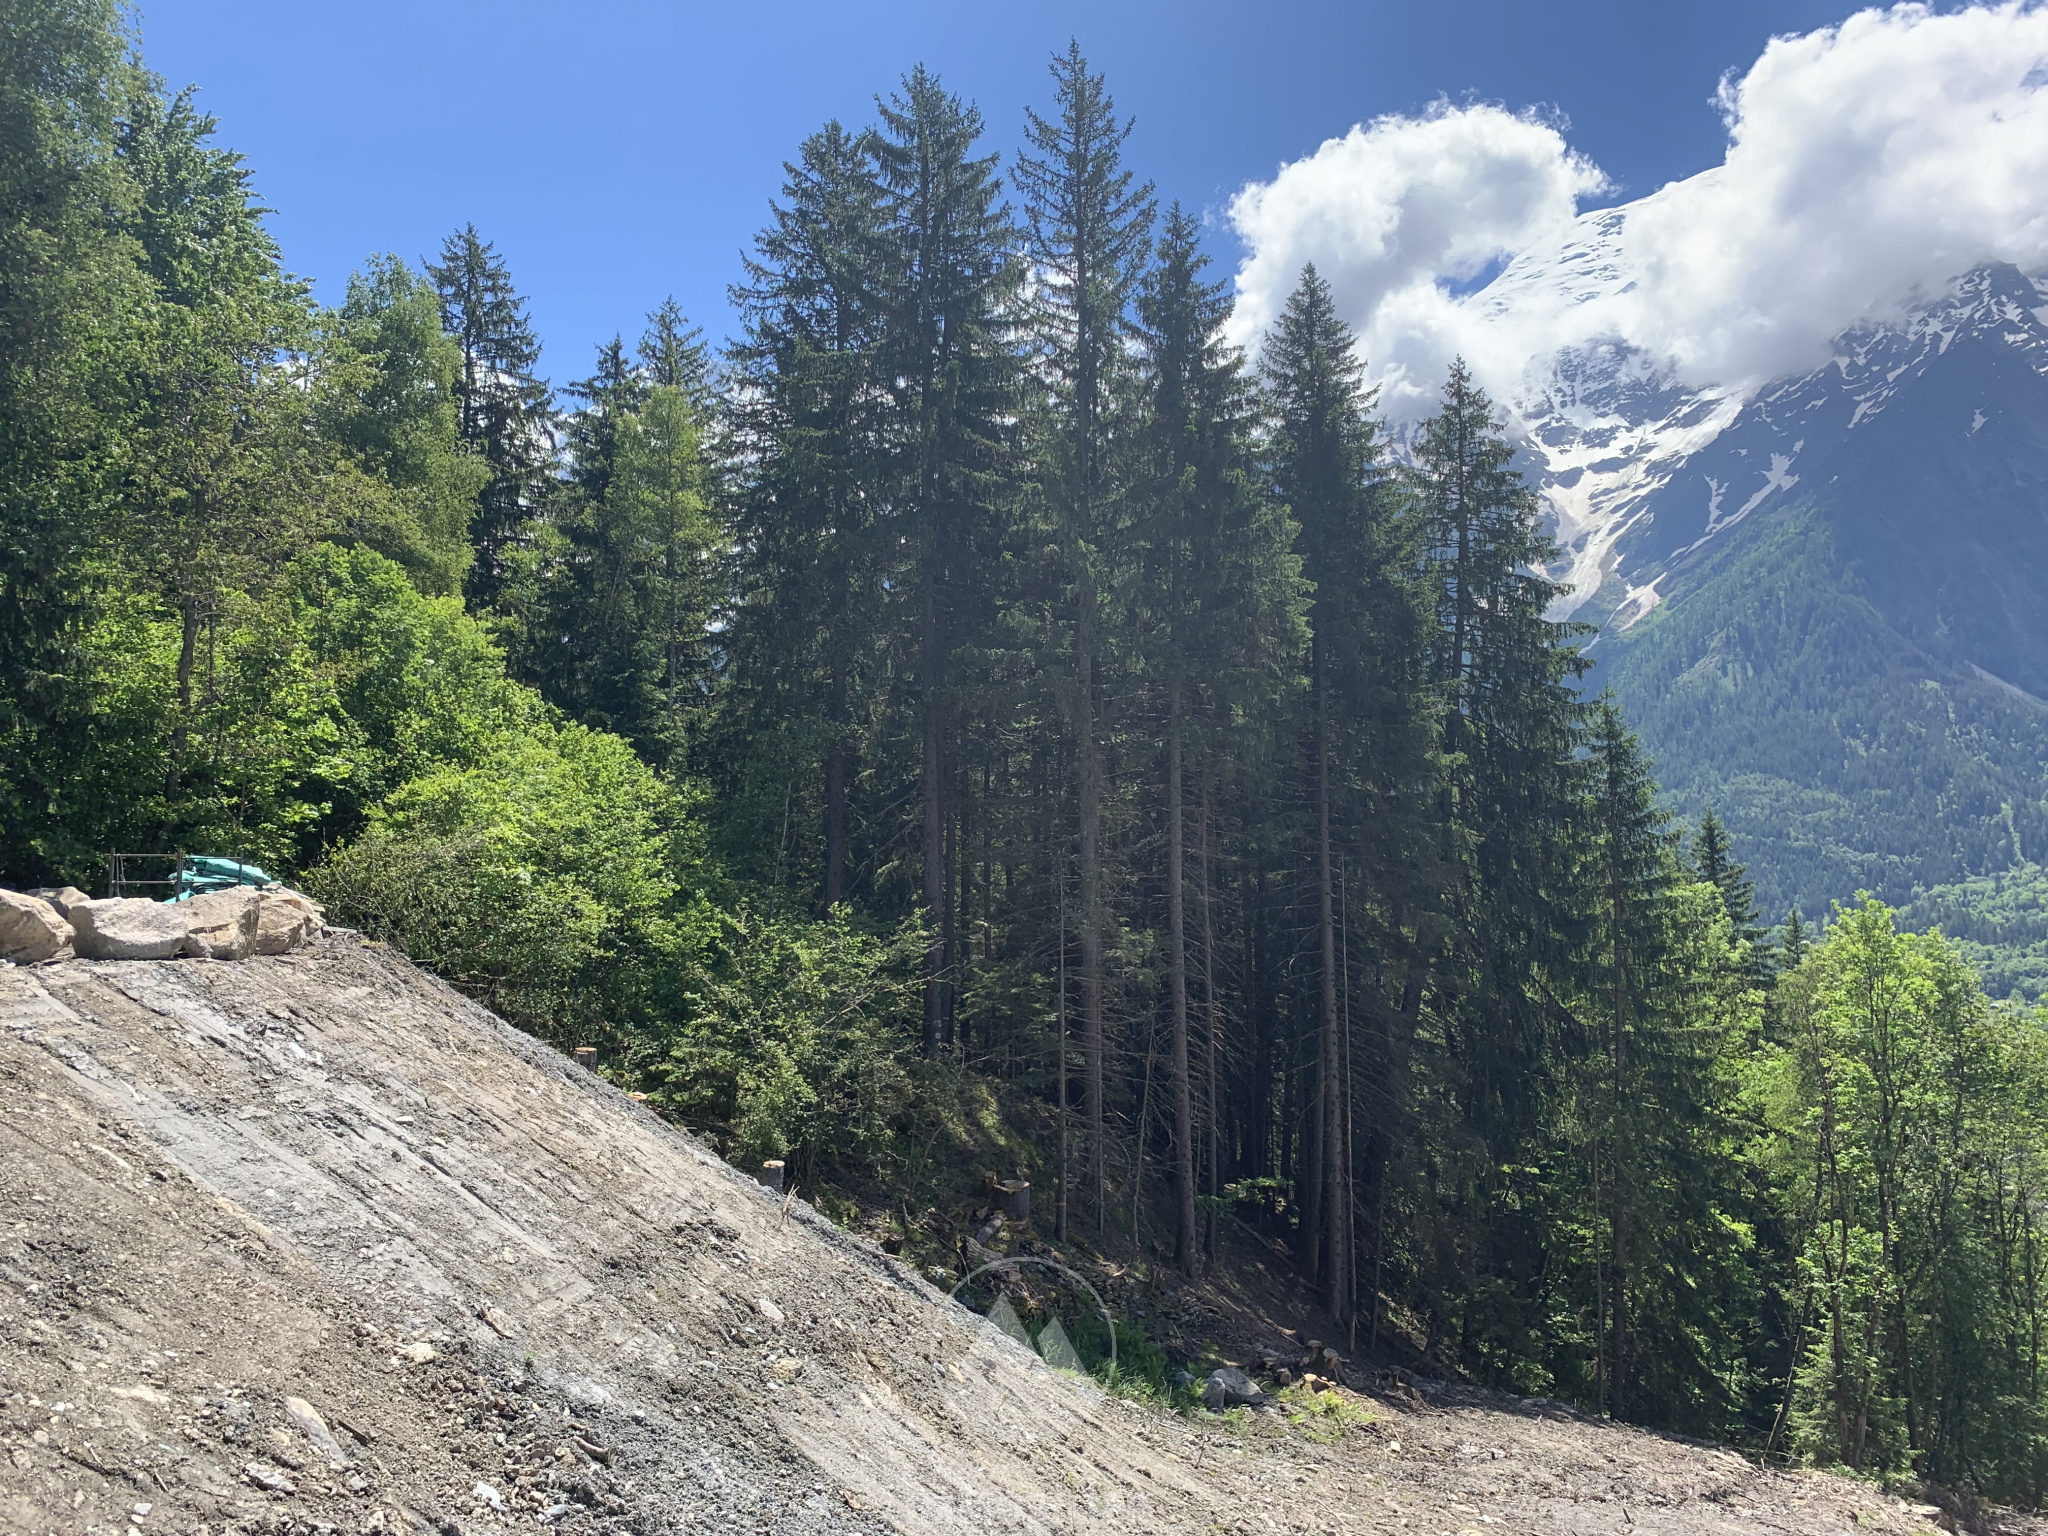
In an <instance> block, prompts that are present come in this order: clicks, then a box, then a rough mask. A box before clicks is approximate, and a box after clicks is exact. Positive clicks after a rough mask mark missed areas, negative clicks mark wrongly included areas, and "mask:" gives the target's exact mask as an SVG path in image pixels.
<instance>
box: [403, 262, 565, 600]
mask: <svg viewBox="0 0 2048 1536" xmlns="http://www.w3.org/2000/svg"><path fill="white" fill-rule="evenodd" d="M426 269H427V276H428V277H429V278H431V279H432V280H433V284H434V291H435V292H436V294H437V295H439V297H440V301H441V325H442V328H443V329H444V330H446V331H447V332H448V334H449V335H450V336H453V337H454V338H455V340H456V343H457V345H459V346H460V347H461V349H462V373H461V376H460V378H459V379H458V381H457V384H456V400H457V404H458V406H459V407H460V418H459V419H460V422H461V428H462V436H463V440H464V441H465V442H468V443H470V444H471V445H472V446H473V447H474V448H475V449H476V451H477V452H478V453H479V454H480V455H482V457H483V460H484V462H485V464H487V465H488V466H489V467H490V471H491V478H490V479H489V480H488V481H487V482H486V483H485V485H484V488H483V489H482V490H481V491H480V492H478V493H477V498H476V511H475V513H474V515H473V516H472V518H471V520H470V543H471V544H472V545H473V546H474V547H475V550H476V559H475V561H474V562H473V563H472V564H471V566H470V569H469V579H468V583H467V586H468V595H469V600H470V602H471V603H472V604H473V605H474V606H477V607H479V608H490V607H494V606H496V605H497V604H498V603H499V602H500V601H501V600H502V599H503V598H504V596H505V592H506V588H507V586H508V585H509V584H510V583H511V582H512V580H513V558H514V555H515V553H516V552H517V550H518V548H519V547H520V545H521V544H522V543H523V542H524V541H525V540H526V538H527V537H528V535H529V532H530V528H531V525H532V523H533V520H534V518H535V517H536V516H537V515H538V512H539V509H540V505H541V502H542V500H543V499H544V496H545V488H546V480H547V471H548V468H549V466H550V465H551V464H552V463H553V461H554V453H555V443H554V411H553V397H552V394H551V392H550V391H549V389H548V386H547V384H546V383H545V382H544V381H543V380H542V379H541V378H540V376H539V375H538V373H536V372H535V370H536V369H537V368H538V367H539V365H540V341H539V338H538V337H536V336H535V335H534V332H533V326H532V324H531V322H529V321H528V319H527V317H526V301H525V300H524V299H522V298H521V297H520V296H519V292H518V290H517V289H516V288H514V287H513V285H512V274H511V272H510V271H509V270H508V269H507V267H506V265H505V261H504V258H503V257H501V256H500V255H498V253H497V251H496V250H495V249H494V248H493V247H492V246H491V245H490V244H489V243H488V242H487V241H485V240H484V239H483V237H482V236H480V235H479V234H478V233H477V230H476V226H475V225H474V224H465V225H464V226H463V227H462V228H461V229H459V230H457V231H456V232H455V233H454V234H452V235H450V236H449V237H448V238H447V239H446V240H445V241H443V242H442V245H441V259H440V260H439V261H438V262H428V263H427V264H426Z"/></svg>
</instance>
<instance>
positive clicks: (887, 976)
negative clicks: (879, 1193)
mask: <svg viewBox="0 0 2048 1536" xmlns="http://www.w3.org/2000/svg"><path fill="white" fill-rule="evenodd" d="M715 923H716V927H715V930H714V932H713V934H712V936H711V939H710V943H709V944H708V946H707V948H706V950H705V952H704V955H703V958H702V961H701V963H700V964H699V965H698V966H697V967H696V969H695V972H694V974H693V976H692V977H691V980H690V982H689V990H688V995H687V997H686V998H685V1000H684V1003H683V1009H682V1013H681V1016H680V1019H679V1022H678V1023H677V1025H676V1026H675V1028H674V1030H673V1033H672V1034H671V1035H670V1037H669V1038H668V1039H667V1041H666V1042H665V1043H664V1048H663V1049H662V1050H661V1052H660V1054H659V1055H658V1056H657V1057H656V1058H655V1059H654V1060H653V1061H652V1062H651V1063H650V1064H649V1065H648V1067H647V1070H646V1074H645V1075H646V1081H647V1082H648V1084H649V1086H650V1088H651V1090H652V1092H651V1097H652V1099H653V1100H654V1102H655V1103H657V1104H658V1105H660V1106H662V1107H663V1108H665V1109H668V1110H670V1111H671V1112H673V1113H674V1114H676V1115H677V1116H679V1117H680V1118H681V1119H682V1120H683V1121H685V1122H686V1123H687V1124H688V1125H690V1126H691V1127H692V1128H693V1129H695V1130H697V1131H699V1132H701V1133H704V1134H706V1135H708V1136H710V1138H711V1139H712V1140H713V1141H715V1142H717V1143H718V1144H719V1146H720V1147H721V1149H722V1150H724V1151H725V1152H726V1154H727V1155H728V1156H731V1157H733V1158H735V1159H736V1160H738V1161H741V1162H743V1163H745V1162H753V1161H758V1160H760V1159H762V1158H767V1157H790V1158H793V1159H799V1160H800V1161H801V1163H802V1164H803V1165H804V1170H805V1173H806V1175H807V1174H808V1172H809V1171H810V1170H812V1169H815V1168H816V1167H817V1166H818V1165H819V1164H821V1163H823V1164H831V1165H836V1166H840V1167H845V1166H848V1165H854V1164H858V1165H863V1166H870V1167H871V1166H873V1165H874V1164H875V1163H876V1162H878V1161H879V1160H881V1159H882V1158H883V1157H884V1156H885V1155H886V1153H887V1151H888V1149H889V1146H890V1143H891V1140H892V1133H893V1130H894V1128H895V1124H896V1122H897V1120H898V1119H899V1117H900V1116H901V1115H902V1113H903V1111H904V1109H905V1107H906V1105H907V1104H908V1102H909V1099H910V1095H911V1088H912V1079H911V1071H910V1068H909V1065H908V1061H907V1058H908V1057H909V1055H910V1053H911V1052H912V1051H913V1050H914V1049H915V1047H916V1044H917V1038H918V1037H917V1023H918V1017H919V1014H918V1010H919V1007H920V1006H921V1004H920V993H919V990H918V988H919V963H920V959H921V954H922V945H923V937H922V931H921V930H920V929H919V928H918V927H916V925H914V924H910V923H906V924H904V925H903V926H902V927H900V928H898V929H896V930H894V931H893V932H886V933H880V934H877V933H872V932H869V931H866V930H864V929H862V928H860V927H859V926H858V925H856V924H855V923H854V922H853V921H852V920H851V919H850V917H849V916H848V915H847V913H846V912H845V911H844V909H841V910H838V911H835V912H834V913H833V914H832V915H831V916H830V917H829V918H827V919H825V920H823V921H818V922H812V921H805V920H801V919H791V918H784V917H778V916H774V915H770V914H765V913H762V912H760V911H757V910H754V909H751V908H749V907H746V906H741V907H739V908H738V909H737V910H735V911H732V912H730V913H724V914H720V915H719V916H718V917H717V918H716V919H715Z"/></svg>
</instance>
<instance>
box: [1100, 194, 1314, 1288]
mask: <svg viewBox="0 0 2048 1536" xmlns="http://www.w3.org/2000/svg"><path fill="white" fill-rule="evenodd" d="M1207 267H1208V257H1206V256H1205V255H1203V254H1202V251H1201V246H1200V228H1199V226H1198V225H1197V223H1196V221H1195V220H1194V219H1193V218H1192V217H1191V216H1190V215H1188V214H1187V213H1185V212H1184V211H1182V209H1181V208H1180V206H1179V205H1178V204H1176V205H1175V206H1174V207H1173V208H1172V209H1171V210H1169V212H1168V213H1167V216H1166V220H1165V224H1164V227H1163V229H1162V231H1161V235H1160V239H1159V245H1158V253H1157V261H1156V264H1155V265H1154V266H1153V268H1152V269H1151V271H1150V272H1149V273H1148V274H1147V275H1146V278H1145V281H1144V283H1143V285H1142V287H1141V289H1140V291H1139V293H1138V297H1137V301H1136V309H1137V316H1138V357H1139V360H1140V365H1141V368H1142V371H1143V393H1142V409H1143V413H1144V415H1143V423H1142V426H1141V428H1140V455H1139V465H1138V469H1137V482H1136V485H1135V487H1134V489H1135V493H1136V496H1137V498H1138V501H1139V503H1140V507H1141V514H1140V523H1139V528H1138V534H1139V540H1140V543H1141V545H1142V548H1143V552H1144V553H1143V560H1142V567H1141V573H1140V581H1139V583H1138V598H1139V602H1140V604H1141V606H1142V609H1143V612H1142V613H1141V615H1140V616H1139V623H1138V626H1137V627H1138V628H1139V630H1140V631H1141V633H1142V635H1143V636H1144V638H1143V639H1142V640H1141V649H1142V650H1143V651H1144V653H1145V662H1146V666H1147V671H1148V676H1149V678H1150V679H1151V680H1152V681H1153V682H1154V683H1155V685H1159V686H1163V688H1164V691H1165V694H1166V731H1165V737H1166V740H1165V749H1166V750H1165V757H1166V762H1165V771H1164V774H1163V783H1164V790H1165V804H1166V815H1165V827H1166V893H1167V903H1166V904H1167V956H1168V1002H1169V1007H1170V1009H1171V1016H1172V1039H1171V1042H1170V1078H1171V1084H1170V1087H1171V1094H1172V1098H1173V1117H1172V1118H1173V1147H1174V1185H1175V1196H1176V1200H1175V1212H1174V1215H1175V1255H1176V1259H1177V1261H1178V1263H1179V1264H1180V1266H1181V1268H1182V1270H1183V1271H1184V1272H1186V1273H1190V1274H1192V1273H1193V1272H1194V1270H1195V1267H1196V1264H1197V1244H1198V1233H1197V1230H1196V1193H1197V1158H1196V1150H1195V1148H1196V1134H1195V1119H1196V1116H1195V1112H1194V1088H1193V1080H1192V1067H1191V1058H1192V1052H1191V1050H1190V1023H1189V1014H1190V1008H1189V991H1190V974H1189V973H1190V969H1191V967H1190V964H1189V958H1188V956H1189V949H1190V941H1189V934H1188V921H1187V901H1186V892H1187V885H1188V879H1187V862H1188V859H1187V843H1188V839H1187V832H1186V809H1187V800H1188V791H1187V785H1186V777H1187V775H1188V773H1189V759H1190V758H1191V757H1192V758H1193V759H1194V764H1193V769H1192V772H1193V775H1194V777H1195V778H1196V779H1197V780H1198V782H1200V783H1201V784H1202V785H1203V803H1204V804H1205V805H1206V804H1207V802H1208V797H1209V790H1210V788H1211V787H1212V786H1213V785H1214V784H1215V783H1216V781H1217V771H1218V768H1219V767H1220V766H1221V760H1222V758H1223V757H1224V755H1225V754H1227V753H1229V752H1230V751H1231V750H1232V749H1233V748H1235V749H1237V750H1239V751H1243V750H1244V749H1245V748H1247V747H1254V748H1255V747H1256V746H1258V745H1263V743H1258V742H1256V740H1254V741H1251V742H1247V741H1245V740H1244V739H1243V738H1244V737H1245V736H1246V735H1247V734H1248V733H1247V732H1246V731H1245V730H1244V727H1243V724H1242V722H1245V721H1247V720H1250V721H1261V720H1264V719H1267V718H1270V716H1271V715H1272V713H1273V710H1274V705H1275V701H1276V698H1277V696H1278V695H1279V694H1280V693H1281V692H1282V690H1283V687H1284V683H1283V679H1284V678H1285V677H1286V676H1287V674H1288V669H1289V668H1290V666H1291V664H1292V661H1293V658H1294V656H1295V655H1296V654H1297V652H1298V649H1299V643H1300V612H1301V606H1302V593H1301V590H1300V582H1299V577H1298V572H1299V562H1298V560H1297V559H1296V557H1295V555H1294V553H1293V549H1292V544H1293V539H1294V526H1293V523H1292V521H1291V519H1290V518H1289V517H1288V515H1287V513H1286V511H1285V509H1284V508H1282V507H1280V506H1278V505H1276V504H1275V503H1273V502H1271V501H1270V500H1268V499H1266V498H1264V497H1262V496H1261V495H1260V494H1259V487H1258V485H1257V483H1256V480H1255V474H1254V470H1255V464H1254V457H1253V452H1254V450H1253V427H1254V423H1255V412H1256V400H1255V397H1254V393H1253V390H1252V388H1251V386H1250V381H1249V380H1248V379H1247V378H1246V376H1245V371H1244V359H1243V356H1242V354H1241V353H1239V352H1238V350H1237V349H1236V348H1234V347H1232V346H1231V345H1230V344H1229V343H1228V341H1227V340H1226V338H1225V335H1224V331H1225V327H1226V326H1227V325H1228V323H1229V319H1230V308H1231V306H1230V300H1229V297H1228V291H1227V285H1226V284H1225V283H1222V282H1218V281H1212V280H1210V279H1209V278H1208V277H1207V276H1206V275H1205V273H1206V269H1207ZM1249 734H1254V736H1255V733H1249ZM1201 829H1202V833H1201V847H1202V850H1203V857H1202V858H1201V859H1200V860H1198V862H1199V863H1200V865H1201V878H1200V880H1199V882H1198V885H1199V891H1200V901H1199V905H1198V911H1199V914H1200V919H1201V924H1202V928H1203V932H1202V941H1201V943H1200V944H1199V946H1197V950H1198V953H1199V955H1200V957H1201V965H1200V971H1201V976H1202V997H1201V1001H1202V1003H1203V1006H1204V1011H1205V1014H1206V1023H1207V1038H1206V1042H1205V1049H1204V1056H1205V1058H1206V1065H1207V1067H1208V1071H1209V1080H1210V1083H1211V1085H1212V1087H1211V1093H1210V1098H1209V1102H1208V1103H1207V1104H1206V1106H1205V1115H1204V1118H1205V1119H1206V1120H1207V1121H1208V1132H1209V1139H1210V1146H1211V1151H1210V1155H1209V1158H1208V1162H1209V1168H1208V1172H1209V1181H1210V1186H1211V1188H1210V1193H1211V1194H1212V1195H1213V1194H1214V1193H1215V1186H1216V1182H1217V1181H1216V1167H1215V1164H1216V1153H1215V1150H1214V1147H1215V1137H1216V1123H1215V1122H1216V1103H1215V1094H1214V1086H1213V1085H1214V1084H1215V1082H1216V1074H1217V1069H1218V1066H1219V1061H1218V1058H1219V1056H1220V1054H1221V1052H1222V1049H1223V1034H1224V1008H1223V1005H1222V1002H1221V999H1220V998H1219V996H1218V993H1217V973H1216V965H1215V955H1214V948H1215V943H1216V936H1215V924H1214V911H1213V909H1214V904H1215V892H1214V886H1213V881H1212V878H1211V873H1210V870H1209V868H1208V859H1207V853H1206V850H1207V847H1208V843H1207V832H1208V821H1207V818H1206V816H1205V817H1204V818H1203V819H1202V822H1201Z"/></svg>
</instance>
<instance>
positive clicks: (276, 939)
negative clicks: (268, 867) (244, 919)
mask: <svg viewBox="0 0 2048 1536" xmlns="http://www.w3.org/2000/svg"><path fill="white" fill-rule="evenodd" d="M260 894H261V896H262V902H261V904H260V905H259V906H258V908H257V913H256V945H255V950H254V952H255V953H256V954H259V955H281V954H283V953H284V952H285V951H286V950H291V949H299V948H302V947H303V946H305V945H307V944H310V943H311V942H312V941H313V939H314V938H315V937H316V936H317V935H318V934H319V932H320V917H321V914H322V913H323V912H324V911H325V910H326V909H325V908H324V907H322V906H321V905H320V903H319V902H317V901H315V900H313V899H312V897H310V896H301V895H300V894H299V893H298V892H297V891H294V890H291V889H289V888H288V887H286V886H282V885H272V886H266V887H264V889H263V890H262V892H261V893H260Z"/></svg>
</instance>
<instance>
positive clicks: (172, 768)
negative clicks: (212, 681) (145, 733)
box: [164, 592, 199, 801]
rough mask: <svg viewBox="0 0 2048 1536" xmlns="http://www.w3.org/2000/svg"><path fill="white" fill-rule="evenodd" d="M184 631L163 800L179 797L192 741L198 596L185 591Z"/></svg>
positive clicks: (197, 649) (197, 646)
mask: <svg viewBox="0 0 2048 1536" xmlns="http://www.w3.org/2000/svg"><path fill="white" fill-rule="evenodd" d="M184 620H185V633H184V637H183V639H182V640H181V641H180V643H179V645H178V720H177V723H176V724H175V725H173V726H172V727H171V756H170V761H169V762H168V763H167V764H166V765H165V767H164V799H165V800H166V801H174V800H176V799H177V798H178V788H179V785H180V784H181V782H182V781H183V779H184V777H185V754H186V752H187V750H188V749H189V747H190V745H191V740H192V668H193V666H194V664H195V662H196V660H197V658H198V652H199V598H198V595H197V594H196V593H191V592H188V593H186V594H185V598H184Z"/></svg>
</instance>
